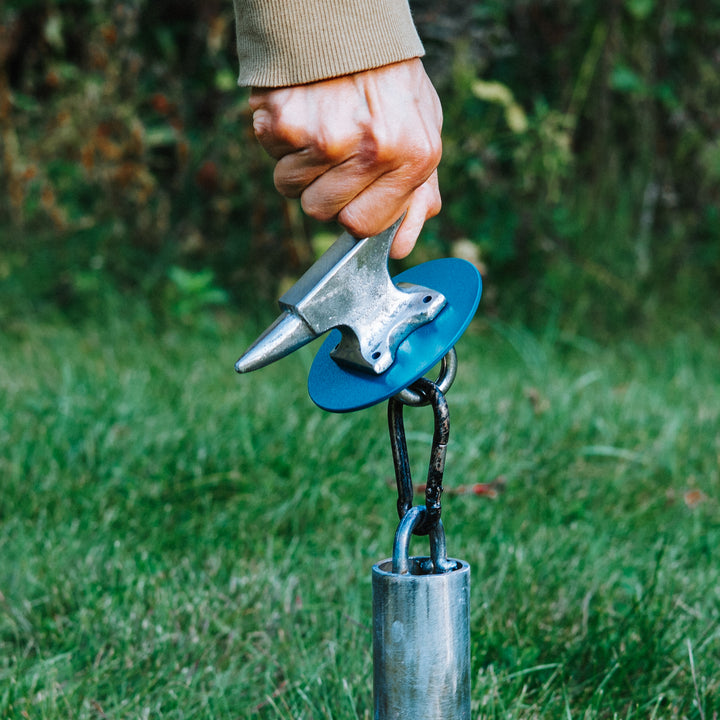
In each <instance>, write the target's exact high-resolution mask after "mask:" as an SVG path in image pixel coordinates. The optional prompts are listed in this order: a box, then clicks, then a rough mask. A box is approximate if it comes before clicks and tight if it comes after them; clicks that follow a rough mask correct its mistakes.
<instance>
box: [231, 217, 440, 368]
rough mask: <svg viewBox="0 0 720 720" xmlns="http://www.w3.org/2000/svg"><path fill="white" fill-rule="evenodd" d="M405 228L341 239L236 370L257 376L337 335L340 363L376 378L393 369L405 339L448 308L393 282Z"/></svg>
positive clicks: (425, 291)
mask: <svg viewBox="0 0 720 720" xmlns="http://www.w3.org/2000/svg"><path fill="white" fill-rule="evenodd" d="M401 221H402V218H401V219H400V220H398V221H397V222H396V223H395V224H394V225H393V226H392V227H390V228H388V229H387V230H385V231H384V232H382V233H380V234H379V235H376V236H374V237H368V238H364V239H362V240H358V239H356V238H354V237H352V236H351V235H349V234H348V233H343V234H342V235H341V236H340V237H339V238H338V239H337V240H336V241H335V242H334V243H333V245H332V246H331V247H330V249H329V250H328V251H327V252H326V253H325V254H324V255H323V256H322V257H321V258H320V259H319V260H318V261H317V262H316V263H315V264H314V265H313V266H312V267H311V268H310V269H309V270H308V271H307V272H306V273H305V274H304V275H303V276H302V277H301V278H300V280H298V282H297V283H296V284H295V285H293V287H292V288H290V290H288V291H287V292H286V293H285V294H284V295H283V296H282V297H281V298H280V301H279V302H280V307H281V308H282V310H283V313H282V314H281V315H280V316H279V317H278V318H277V320H275V322H274V323H273V324H272V325H271V326H270V327H269V328H268V329H267V330H266V331H265V332H264V333H263V334H262V335H261V336H260V337H259V338H258V339H257V340H256V341H255V342H254V343H253V345H252V346H251V347H250V348H249V349H248V350H247V352H246V353H245V354H244V355H243V356H242V357H241V358H240V359H239V360H238V361H237V363H236V364H235V369H236V370H237V371H238V372H239V373H244V372H249V371H251V370H257V369H258V368H261V367H264V366H265V365H268V364H270V363H271V362H274V361H275V360H279V359H280V358H282V357H285V356H286V355H289V354H290V353H291V352H293V351H294V350H297V349H298V348H300V347H302V346H303V345H305V344H307V343H309V342H310V341H312V340H315V339H316V338H318V337H320V336H321V335H323V334H324V333H326V332H328V330H332V329H333V328H337V329H338V330H339V331H340V334H341V338H340V342H339V343H338V344H337V346H336V347H335V348H334V350H332V352H331V353H330V355H331V356H332V358H333V360H335V362H337V363H338V364H339V365H342V366H345V367H349V368H353V369H357V370H361V371H363V372H368V373H372V374H375V375H379V374H381V373H383V372H385V371H386V370H388V369H389V368H390V366H391V365H392V364H393V362H394V361H395V355H396V352H397V349H398V346H399V345H400V344H401V343H402V342H403V340H405V338H407V336H408V335H409V334H410V333H412V332H413V331H414V330H415V329H417V328H418V327H420V326H421V325H424V324H426V323H428V322H430V321H431V320H433V319H434V318H435V317H436V316H437V315H438V313H439V312H440V311H441V310H442V309H443V307H444V306H445V304H446V298H445V296H444V295H443V294H442V293H441V292H438V291H436V290H432V289H430V288H427V287H424V286H422V285H416V284H412V283H403V282H401V283H398V284H397V285H396V284H395V283H394V282H393V281H392V279H391V278H390V274H389V272H388V254H389V252H390V246H391V245H392V241H393V239H394V237H395V234H396V233H397V230H398V228H399V226H400V223H401Z"/></svg>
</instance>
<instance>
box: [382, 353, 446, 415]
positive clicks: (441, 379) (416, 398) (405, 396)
mask: <svg viewBox="0 0 720 720" xmlns="http://www.w3.org/2000/svg"><path fill="white" fill-rule="evenodd" d="M457 366H458V361H457V353H456V352H455V348H454V347H453V348H450V350H448V352H447V353H446V354H445V355H444V356H443V359H442V360H441V361H440V374H439V375H438V379H437V380H436V381H435V384H436V385H437V386H438V388H439V390H440V392H441V393H442V394H443V395H444V394H445V393H446V392H447V391H448V390H449V389H450V388H451V387H452V384H453V382H455V376H456V375H457ZM393 397H395V398H397V399H398V400H400V402H402V403H403V404H405V405H410V406H412V407H422V406H423V405H428V404H429V403H430V400H428V399H427V398H426V397H425V396H424V395H423V394H422V393H419V392H417V391H416V390H413V389H412V385H410V387H406V388H405V389H404V390H401V391H400V392H399V393H397V395H394V396H393Z"/></svg>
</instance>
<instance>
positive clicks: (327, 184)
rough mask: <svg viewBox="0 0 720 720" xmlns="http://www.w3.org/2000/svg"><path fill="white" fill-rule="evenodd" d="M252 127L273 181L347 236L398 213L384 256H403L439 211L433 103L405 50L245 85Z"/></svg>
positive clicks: (375, 227)
mask: <svg viewBox="0 0 720 720" xmlns="http://www.w3.org/2000/svg"><path fill="white" fill-rule="evenodd" d="M250 107H251V108H252V110H253V127H254V129H255V134H256V136H257V138H258V140H259V142H260V144H261V145H262V146H263V147H264V148H265V150H266V151H267V152H268V153H269V154H270V155H271V156H272V157H273V158H275V159H276V160H277V164H276V166H275V186H276V187H277V189H278V190H279V191H280V192H281V193H282V194H283V195H285V196H287V197H292V198H296V197H299V198H300V200H301V203H302V207H303V210H304V211H305V212H306V213H307V214H308V215H310V216H311V217H314V218H317V219H318V220H332V219H337V220H338V222H339V223H340V224H341V225H342V226H343V227H344V228H345V229H346V230H347V231H348V232H349V233H350V234H352V235H354V236H355V237H368V236H371V235H377V234H378V233H379V232H382V231H383V230H385V229H386V228H388V227H390V225H392V224H393V223H394V222H395V221H396V220H397V219H398V218H399V217H400V216H401V215H402V214H403V213H406V215H405V219H404V220H403V222H402V224H401V226H400V229H399V230H398V232H397V235H396V236H395V240H394V242H393V246H392V248H391V251H390V255H391V257H395V258H401V257H405V256H406V255H407V254H408V253H409V252H410V251H411V250H412V248H413V246H414V245H415V242H416V240H417V238H418V235H419V234H420V230H421V229H422V226H423V224H424V222H425V221H426V220H427V219H428V218H430V217H433V216H434V215H437V213H438V212H440V206H441V201H440V191H439V188H438V181H437V170H436V168H437V166H438V163H439V162H440V156H441V153H442V144H441V139H440V131H441V128H442V109H441V107H440V101H439V99H438V96H437V93H436V92H435V89H434V88H433V86H432V83H431V82H430V79H429V78H428V76H427V75H426V74H425V70H424V68H423V65H422V63H421V62H420V60H419V59H417V58H414V59H411V60H405V61H403V62H399V63H394V64H392V65H385V66H383V67H380V68H377V69H374V70H366V71H364V72H359V73H355V74H353V75H346V76H343V77H339V78H333V79H330V80H321V81H319V82H315V83H310V84H308V85H297V86H293V87H286V88H253V91H252V94H251V96H250Z"/></svg>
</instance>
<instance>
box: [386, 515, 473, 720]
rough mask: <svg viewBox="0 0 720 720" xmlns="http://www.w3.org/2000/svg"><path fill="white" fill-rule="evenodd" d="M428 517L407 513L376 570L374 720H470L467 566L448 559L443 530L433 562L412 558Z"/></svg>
mask: <svg viewBox="0 0 720 720" xmlns="http://www.w3.org/2000/svg"><path fill="white" fill-rule="evenodd" d="M425 512H426V509H425V507H422V506H420V507H414V508H411V509H410V510H409V511H408V512H407V514H406V515H405V516H404V517H403V519H402V520H401V522H400V525H399V527H398V530H397V533H396V536H395V545H394V548H393V558H390V559H387V560H384V561H382V562H380V563H377V564H376V565H374V566H373V569H372V586H373V696H374V718H375V720H470V566H469V565H468V564H467V563H466V562H463V561H462V560H455V559H453V558H449V559H448V558H447V557H445V533H444V531H443V529H442V526H441V525H440V524H439V523H438V525H437V526H435V528H433V529H432V530H431V531H430V533H429V534H430V549H431V556H430V557H409V556H408V547H409V542H410V537H411V535H412V528H413V526H414V525H416V524H417V523H419V522H420V521H421V520H422V516H423V514H424V513H425ZM443 568H444V569H443Z"/></svg>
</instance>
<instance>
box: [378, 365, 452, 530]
mask: <svg viewBox="0 0 720 720" xmlns="http://www.w3.org/2000/svg"><path fill="white" fill-rule="evenodd" d="M410 389H411V390H412V391H414V392H415V393H418V394H419V395H420V396H421V397H422V398H424V400H425V404H430V405H432V408H433V416H434V432H433V442H432V448H431V451H430V464H429V466H428V475H427V483H426V486H425V507H426V508H427V514H426V515H425V517H424V518H423V521H422V522H421V523H418V526H417V527H415V528H413V533H414V534H415V535H427V534H428V533H429V532H430V531H431V530H432V529H433V528H434V527H435V526H436V525H437V523H438V521H439V520H440V514H441V511H442V507H441V497H442V491H443V486H442V481H443V473H444V472H445V456H446V454H447V444H448V440H449V439H450V413H449V410H448V404H447V400H446V399H445V395H444V393H443V392H442V390H440V388H439V387H438V385H437V384H436V383H434V382H432V381H431V380H428V379H427V378H420V379H419V380H416V381H415V382H414V383H413V384H412V385H411V386H410ZM404 404H405V403H404V402H403V400H401V399H400V398H398V397H392V398H390V400H389V402H388V428H389V430H390V447H391V448H392V454H393V464H394V466H395V482H396V484H397V490H398V501H397V511H398V516H399V517H400V519H401V520H402V518H403V517H405V515H406V514H407V512H408V511H409V510H410V508H411V507H412V504H413V484H412V477H411V473H410V460H409V457H408V451H407V441H406V439H405V423H404V421H403V405H404Z"/></svg>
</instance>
